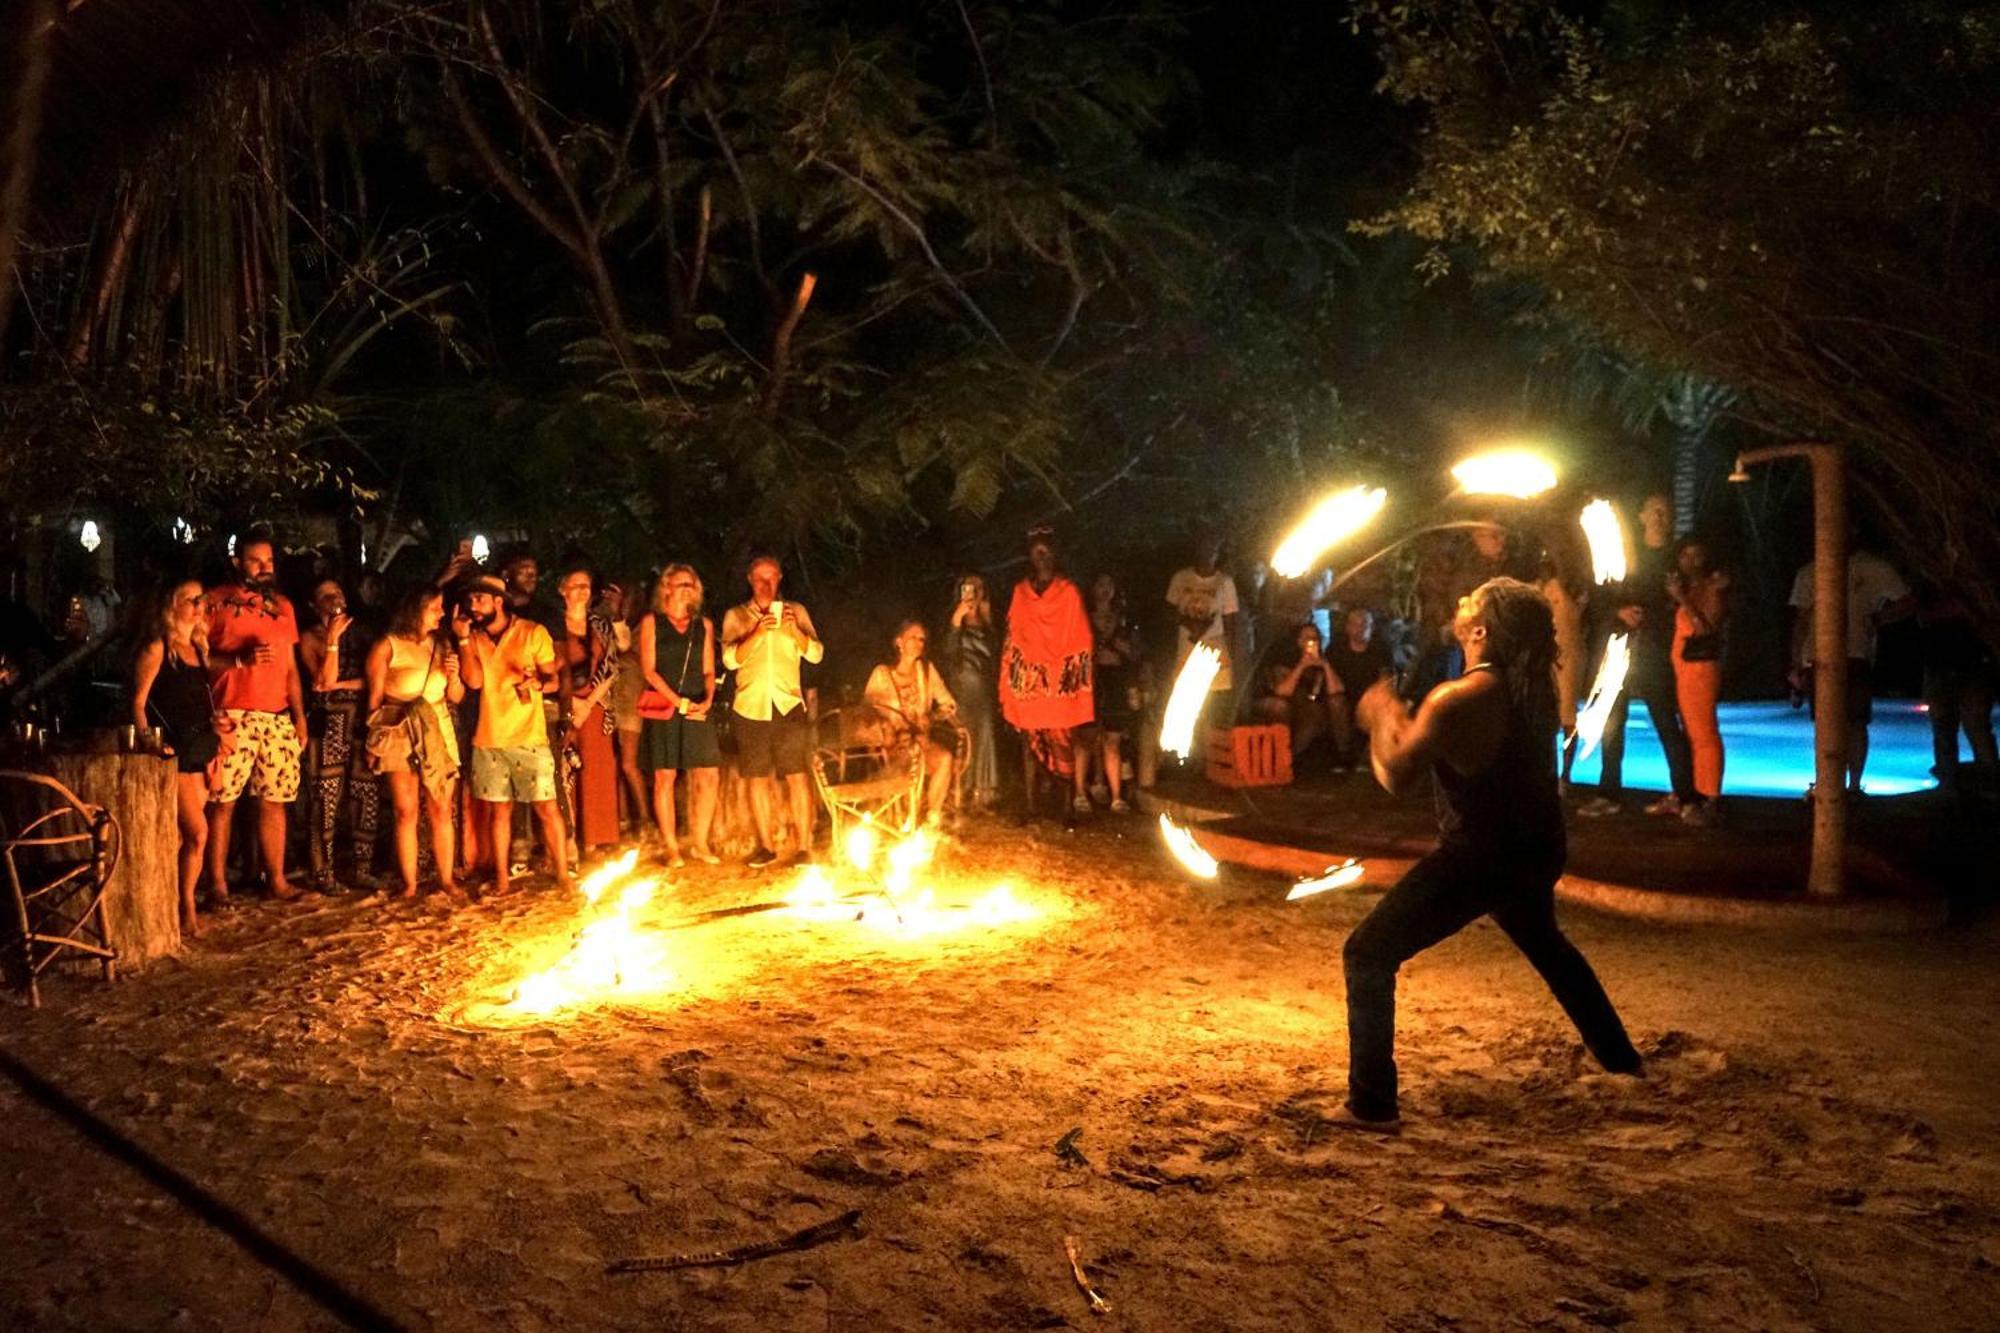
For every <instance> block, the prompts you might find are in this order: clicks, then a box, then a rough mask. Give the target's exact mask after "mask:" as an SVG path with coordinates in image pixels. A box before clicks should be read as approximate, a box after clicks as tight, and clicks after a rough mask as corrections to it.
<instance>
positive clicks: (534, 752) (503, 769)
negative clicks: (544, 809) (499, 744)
mask: <svg viewBox="0 0 2000 1333" xmlns="http://www.w3.org/2000/svg"><path fill="white" fill-rule="evenodd" d="M472 795H473V799H475V800H480V801H495V802H507V803H512V802H515V801H519V802H520V803H522V804H523V805H532V804H534V803H536V802H539V801H553V800H554V799H555V798H556V756H555V751H553V750H551V749H550V748H549V747H548V746H546V745H524V746H521V747H519V748H508V749H497V750H496V749H483V748H481V747H479V746H476V745H475V746H474V747H472Z"/></svg>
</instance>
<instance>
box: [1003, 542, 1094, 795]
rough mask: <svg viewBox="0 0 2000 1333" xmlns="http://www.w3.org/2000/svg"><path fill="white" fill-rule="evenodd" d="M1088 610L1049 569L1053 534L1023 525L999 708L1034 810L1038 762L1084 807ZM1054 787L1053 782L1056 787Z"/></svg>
mask: <svg viewBox="0 0 2000 1333" xmlns="http://www.w3.org/2000/svg"><path fill="white" fill-rule="evenodd" d="M1090 663H1091V637H1090V617H1089V616H1088V615H1086V614H1085V613H1084V609H1083V594H1082V593H1080V592H1078V591H1077V587H1076V585H1075V584H1074V583H1071V582H1070V581H1069V580H1068V579H1066V578H1064V577H1063V576H1062V575H1061V574H1059V573H1057V572H1056V544H1055V534H1054V533H1053V532H1051V531H1050V530H1049V529H1048V528H1045V527H1037V528H1031V529H1029V531H1028V577H1026V578H1024V579H1022V580H1021V581H1020V582H1019V583H1017V584H1015V585H1014V600H1013V601H1012V602H1011V603H1010V604H1009V605H1008V607H1007V641H1006V645H1005V646H1004V647H1003V648H1002V649H1001V650H1000V712H1001V715H1002V716H1004V717H1005V718H1006V719H1007V721H1008V723H1009V724H1010V725H1012V726H1013V727H1015V728H1016V729H1017V730H1019V731H1020V733H1021V770H1022V774H1023V776H1024V777H1025V778H1026V780H1027V790H1026V796H1027V813H1028V815H1029V816H1030V817H1031V818H1032V817H1033V815H1034V813H1035V803H1036V798H1037V796H1038V795H1039V792H1040V787H1041V774H1040V770H1041V769H1042V768H1047V769H1048V771H1049V772H1051V773H1053V774H1054V775H1055V776H1056V779H1057V781H1058V782H1059V783H1060V782H1068V783H1070V784H1072V785H1073V786H1074V788H1075V794H1074V797H1073V808H1074V809H1075V810H1077V811H1079V812H1086V811H1088V810H1089V809H1090V797H1089V796H1088V795H1087V794H1086V793H1085V792H1084V789H1083V770H1082V768H1081V767H1080V766H1079V765H1078V764H1077V762H1076V755H1075V752H1074V745H1075V743H1076V741H1075V738H1076V733H1077V732H1078V731H1080V730H1082V729H1084V728H1087V727H1089V726H1090V725H1091V723H1092V722H1093V721H1094V720H1095V719H1096V709H1095V706H1094V704H1093V703H1092V701H1091V700H1092V696H1091V675H1090ZM1059 790H1060V789H1059Z"/></svg>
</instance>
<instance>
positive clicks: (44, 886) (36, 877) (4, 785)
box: [0, 769, 121, 1007]
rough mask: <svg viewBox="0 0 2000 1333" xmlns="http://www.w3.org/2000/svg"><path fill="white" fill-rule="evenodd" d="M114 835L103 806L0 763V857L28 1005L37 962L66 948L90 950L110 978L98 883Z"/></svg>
mask: <svg viewBox="0 0 2000 1333" xmlns="http://www.w3.org/2000/svg"><path fill="white" fill-rule="evenodd" d="M120 840H121V839H120V832H119V828H118V821H117V820H116V819H114V818H113V817H112V815H111V812H110V811H109V810H106V809H105V808H104V807H102V806H98V805H88V804H85V803H84V802H83V801H80V800H78V799H77V797H76V794H75V793H74V792H72V791H71V790H70V789H69V788H68V787H65V786H64V785H63V784H62V783H60V782H57V781H56V780H55V779H54V778H51V777H47V776H45V775H43V774H41V773H27V772H21V771H19V770H16V769H4V770H0V862H4V872H5V875H6V880H7V896H8V900H9V902H10V904H11V905H12V907H13V909H14V910H13V921H12V923H11V924H12V926H13V928H14V930H15V932H16V933H17V937H18V939H17V947H18V948H19V950H20V952H19V954H18V955H17V958H18V961H19V964H20V965H21V966H22V967H23V968H24V971H23V973H22V981H23V982H24V984H25V988H26V990H27V992H28V1003H29V1004H30V1005H33V1006H36V1007H39V1006H40V1005H41V1002H42V997H41V989H40V986H39V984H38V978H39V977H40V976H41V974H42V971H43V969H45V968H47V967H48V965H49V964H50V963H53V962H54V961H56V960H57V959H58V958H61V957H63V956H64V955H65V954H81V955H84V956H85V957H89V958H95V959H97V960H98V961H99V963H100V964H101V965H102V967H103V969H104V979H105V980H106V981H115V980H116V979H117V976H118V951H117V950H116V949H114V948H113V947H112V946H111V943H110V941H109V939H108V938H107V936H106V932H105V927H104V890H105V887H106V886H107V885H108V884H109V883H110V882H111V873H112V871H114V870H115V869H117V866H118V853H119V846H120Z"/></svg>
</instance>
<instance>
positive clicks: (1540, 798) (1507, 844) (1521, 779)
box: [1431, 662, 1565, 864]
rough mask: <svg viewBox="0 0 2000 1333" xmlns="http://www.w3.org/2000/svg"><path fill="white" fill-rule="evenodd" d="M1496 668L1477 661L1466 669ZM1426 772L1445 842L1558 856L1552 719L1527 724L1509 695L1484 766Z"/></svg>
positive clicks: (1559, 805) (1510, 852) (1562, 845)
mask: <svg viewBox="0 0 2000 1333" xmlns="http://www.w3.org/2000/svg"><path fill="white" fill-rule="evenodd" d="M1498 670H1499V668H1497V667H1495V666H1493V665H1491V664H1490V663H1485V662H1482V663H1480V664H1479V665H1478V666H1475V667H1473V668H1472V669H1471V671H1468V672H1467V673H1466V674H1467V675H1471V674H1472V672H1475V671H1496V672H1497V671H1498ZM1431 774H1432V778H1433V781H1434V782H1435V784H1436V789H1437V812H1438V833H1439V834H1440V836H1441V837H1442V839H1443V840H1444V841H1445V842H1447V843H1454V844H1457V845H1459V846H1469V847H1477V848H1482V849H1490V850H1493V851H1496V852H1500V853H1502V854H1505V855H1508V856H1509V857H1511V858H1518V857H1521V856H1528V855H1534V856H1538V857H1539V856H1552V857H1554V859H1555V860H1556V862H1557V863H1558V864H1559V863H1560V862H1561V860H1562V856H1563V853H1564V850H1565V840H1564V834H1563V819H1562V802H1561V799H1560V797H1559V796H1558V795H1557V792H1556V748H1555V727H1554V724H1553V721H1551V724H1550V726H1549V727H1548V729H1547V730H1546V731H1544V730H1543V729H1542V728H1540V727H1537V726H1535V725H1532V724H1531V723H1530V722H1529V720H1528V719H1527V718H1526V717H1524V716H1522V713H1521V709H1520V707H1519V706H1518V705H1517V704H1515V703H1514V702H1513V700H1512V696H1511V695H1509V696H1508V702H1507V731H1506V734H1505V735H1503V736H1502V737H1501V739H1500V745H1499V747H1498V748H1497V749H1496V750H1495V751H1494V752H1493V758H1492V760H1491V761H1489V762H1488V763H1487V765H1486V767H1485V768H1482V769H1481V770H1479V772H1477V773H1471V774H1467V773H1460V772H1458V771H1457V770H1456V769H1454V768H1452V767H1451V766H1450V765H1448V764H1444V763H1439V764H1437V765H1435V766H1434V767H1433V768H1432V770H1431Z"/></svg>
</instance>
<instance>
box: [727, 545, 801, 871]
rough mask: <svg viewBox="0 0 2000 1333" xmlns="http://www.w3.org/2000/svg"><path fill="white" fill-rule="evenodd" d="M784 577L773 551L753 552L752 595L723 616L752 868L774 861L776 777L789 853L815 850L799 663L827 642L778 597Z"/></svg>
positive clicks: (791, 605)
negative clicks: (746, 785) (791, 838)
mask: <svg viewBox="0 0 2000 1333" xmlns="http://www.w3.org/2000/svg"><path fill="white" fill-rule="evenodd" d="M784 579H785V573H784V570H783V569H782V568H780V567H779V565H778V562H777V560H776V559H775V558H774V557H771V556H768V555H760V556H758V557H757V558H756V559H754V560H752V561H751V562H750V600H749V601H747V602H744V603H743V604H742V605H740V606H732V607H730V608H729V610H728V611H726V612H724V613H723V616H722V665H723V666H724V667H726V668H728V669H729V670H731V671H734V672H735V673H736V702H735V703H734V704H733V705H732V707H733V709H734V711H735V713H736V738H737V762H738V763H739V764H740V765H741V766H742V772H743V776H744V777H745V778H747V779H749V782H750V814H751V817H752V818H753V819H754V820H755V821H756V824H757V842H758V847H757V850H756V851H755V852H753V853H752V854H751V856H750V862H749V863H750V865H751V866H753V867H763V866H767V865H770V864H771V863H772V862H774V861H776V860H777V859H778V857H777V854H776V853H775V852H773V851H772V850H771V844H772V843H773V842H774V841H776V839H775V838H774V837H773V836H772V824H771V820H772V815H773V813H774V812H773V809H772V802H773V800H774V799H775V797H776V795H777V782H776V780H775V779H777V778H783V779H784V780H785V788H786V795H787V797H788V798H789V799H790V801H791V809H792V827H793V829H794V830H796V831H797V834H798V844H797V848H796V850H795V851H794V852H793V859H794V860H798V861H804V860H807V859H809V858H810V857H811V854H812V839H813V793H812V786H811V784H810V783H808V782H807V781H806V764H807V762H808V760H809V758H810V753H809V752H810V751H811V749H812V730H811V722H810V720H809V719H808V718H807V716H806V701H805V691H804V690H803V688H801V685H800V682H799V663H800V662H817V661H819V660H820V659H821V658H822V657H824V656H825V655H826V647H825V645H823V644H822V643H820V641H819V635H818V634H817V633H815V632H814V631H813V623H812V617H811V616H809V615H807V614H806V609H805V608H804V607H803V606H800V605H799V604H798V603H796V602H785V601H780V600H779V598H778V589H779V587H780V585H782V584H783V583H784Z"/></svg>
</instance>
